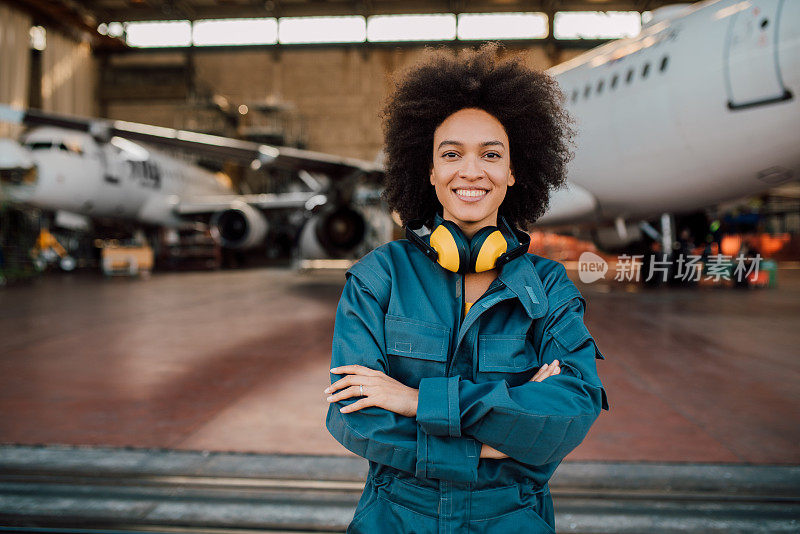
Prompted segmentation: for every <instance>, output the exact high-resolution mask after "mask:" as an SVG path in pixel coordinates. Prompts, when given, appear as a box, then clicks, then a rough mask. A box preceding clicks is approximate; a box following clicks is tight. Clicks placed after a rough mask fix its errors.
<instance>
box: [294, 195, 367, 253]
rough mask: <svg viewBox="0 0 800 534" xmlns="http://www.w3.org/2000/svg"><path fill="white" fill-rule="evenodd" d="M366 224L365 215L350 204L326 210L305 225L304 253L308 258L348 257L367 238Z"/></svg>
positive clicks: (302, 234) (302, 250)
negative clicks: (349, 205)
mask: <svg viewBox="0 0 800 534" xmlns="http://www.w3.org/2000/svg"><path fill="white" fill-rule="evenodd" d="M366 226H367V225H366V221H365V220H364V216H363V215H362V214H361V213H359V212H358V211H356V210H354V209H352V208H350V207H347V206H339V207H330V208H327V209H323V210H321V211H320V212H319V213H317V214H316V215H314V216H313V217H312V218H311V219H309V221H308V222H306V224H305V226H303V230H302V232H301V235H300V255H301V256H302V257H303V258H305V259H321V258H331V257H332V258H341V257H343V256H346V255H347V254H348V253H352V252H353V251H354V250H355V248H356V247H358V246H359V245H360V244H361V243H362V242H363V241H364V238H365V236H366Z"/></svg>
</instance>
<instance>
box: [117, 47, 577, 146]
mask: <svg viewBox="0 0 800 534" xmlns="http://www.w3.org/2000/svg"><path fill="white" fill-rule="evenodd" d="M422 51H423V47H422V46H419V47H414V46H409V45H406V46H403V47H376V48H359V47H355V46H342V47H335V46H327V47H303V48H297V49H288V50H287V49H282V50H280V51H277V50H266V49H258V50H256V49H239V50H237V49H227V50H196V51H195V52H194V54H193V57H192V64H193V68H194V71H195V76H196V80H197V81H198V83H202V84H204V85H206V86H208V87H210V88H212V89H213V91H214V92H216V93H219V94H221V95H224V96H225V97H226V98H229V99H230V100H231V101H232V102H237V103H238V102H248V101H258V100H264V99H265V98H267V97H268V96H274V97H277V98H278V99H280V100H283V101H287V102H291V103H293V104H295V105H296V106H297V108H298V110H299V112H300V113H301V114H302V116H303V117H304V118H305V122H306V131H307V137H308V148H309V149H312V150H319V151H322V152H328V153H332V154H338V155H342V156H350V157H357V158H363V159H367V160H373V159H374V158H375V157H376V155H377V154H378V151H379V150H380V148H381V145H382V143H383V138H382V133H381V124H380V118H379V111H380V108H381V105H382V102H383V99H384V98H385V96H386V95H387V94H388V92H389V90H390V89H391V80H390V76H391V74H392V73H394V72H395V71H397V70H398V69H400V68H403V67H405V66H407V65H408V64H410V63H412V62H413V61H415V60H416V59H417V58H418V57H419V56H420V54H421V53H422ZM517 52H521V53H522V54H523V55H524V57H525V58H526V62H527V63H528V64H530V65H532V66H533V67H535V68H539V69H545V68H548V67H550V66H552V65H553V62H552V61H551V60H550V59H548V56H547V54H546V53H545V52H544V48H543V47H542V46H541V45H534V46H529V47H517V48H513V47H511V46H509V47H508V49H507V53H509V54H511V53H517ZM578 53H580V51H564V52H563V53H562V57H560V58H559V61H558V62H559V63H560V62H561V61H566V60H567V59H569V58H570V57H573V56H575V55H577V54H578ZM175 56H176V54H175V53H169V54H155V53H140V54H128V55H121V56H116V57H112V58H110V62H111V63H112V64H113V63H119V62H124V63H132V62H135V63H137V64H142V63H148V62H150V63H152V64H153V65H158V64H163V63H164V62H170V61H173V62H174V61H175V60H176V57H175ZM176 109H177V107H176V104H175V103H169V102H166V101H162V102H158V101H155V100H153V101H143V100H138V101H137V100H135V99H134V100H114V101H112V102H111V103H110V104H109V105H108V106H107V113H108V116H109V117H110V118H114V119H122V120H131V121H137V122H146V123H152V124H157V125H159V126H167V127H180V126H179V125H178V124H176V122H177V119H176V116H177V112H176Z"/></svg>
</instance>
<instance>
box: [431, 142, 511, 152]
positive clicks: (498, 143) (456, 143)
mask: <svg viewBox="0 0 800 534" xmlns="http://www.w3.org/2000/svg"><path fill="white" fill-rule="evenodd" d="M444 145H456V146H464V143H462V142H461V141H451V140H449V139H446V140H444V141H442V142H441V143H439V146H438V147H437V148H436V150H439V149H440V148H442V147H443V146H444ZM498 145H499V146H501V147H503V148H505V145H504V144H503V142H502V141H496V140H495V141H484V142H483V143H481V144H480V146H482V147H484V146H498Z"/></svg>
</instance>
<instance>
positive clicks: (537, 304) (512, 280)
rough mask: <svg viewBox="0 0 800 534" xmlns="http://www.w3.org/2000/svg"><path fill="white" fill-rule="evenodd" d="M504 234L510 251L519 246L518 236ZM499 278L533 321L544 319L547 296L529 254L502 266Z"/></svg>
mask: <svg viewBox="0 0 800 534" xmlns="http://www.w3.org/2000/svg"><path fill="white" fill-rule="evenodd" d="M501 231H502V230H501ZM502 233H503V236H504V237H505V238H506V242H507V243H508V248H509V250H510V249H511V248H513V247H516V246H519V240H518V239H517V237H516V236H514V235H508V232H506V231H502ZM497 278H499V279H500V281H501V282H502V283H503V284H505V286H506V287H507V288H509V289H510V290H511V291H513V292H514V294H515V295H517V298H518V299H519V301H520V302H521V303H522V305H523V306H524V307H525V311H527V312H528V315H529V316H530V317H531V319H536V318H539V317H542V316H544V315H545V314H546V313H547V295H546V294H545V292H544V286H543V285H542V280H541V279H540V278H539V274H538V273H537V272H536V269H535V268H534V266H533V262H531V261H530V259H529V258H528V256H527V254H523V255H522V256H520V257H519V258H515V259H513V260H511V261H510V262H508V263H506V264H505V265H503V266H501V267H500V274H499V275H498V276H497Z"/></svg>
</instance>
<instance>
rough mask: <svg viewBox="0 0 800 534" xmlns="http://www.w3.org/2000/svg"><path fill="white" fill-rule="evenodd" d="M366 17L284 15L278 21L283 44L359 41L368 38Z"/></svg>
mask: <svg viewBox="0 0 800 534" xmlns="http://www.w3.org/2000/svg"><path fill="white" fill-rule="evenodd" d="M366 35H367V31H366V21H365V20H364V17H361V16H353V17H283V18H281V19H280V20H279V21H278V41H280V42H281V44H302V43H359V42H363V41H364V40H365V39H366Z"/></svg>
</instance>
